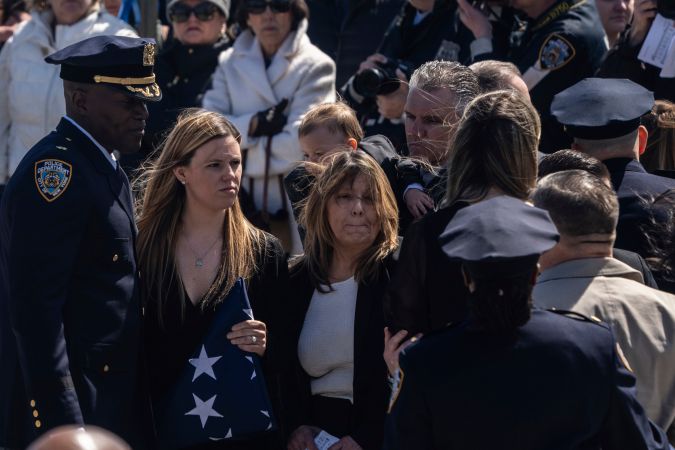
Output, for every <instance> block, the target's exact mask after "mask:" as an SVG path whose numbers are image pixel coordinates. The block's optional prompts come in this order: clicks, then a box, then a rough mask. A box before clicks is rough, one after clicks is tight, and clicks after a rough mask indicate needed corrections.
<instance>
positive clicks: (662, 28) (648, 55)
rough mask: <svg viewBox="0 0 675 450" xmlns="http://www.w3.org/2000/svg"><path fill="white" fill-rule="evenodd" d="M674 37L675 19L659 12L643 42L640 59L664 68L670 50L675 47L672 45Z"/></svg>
mask: <svg viewBox="0 0 675 450" xmlns="http://www.w3.org/2000/svg"><path fill="white" fill-rule="evenodd" d="M674 39H675V21H674V20H672V19H666V18H665V17H663V16H662V15H661V14H657V15H656V18H655V19H654V22H652V26H651V28H649V33H647V37H646V38H645V41H644V43H643V44H642V48H641V49H640V53H639V54H638V59H639V60H640V61H644V62H646V63H647V64H651V65H652V66H656V67H658V68H660V69H663V68H664V66H665V65H666V60H667V59H668V53H669V51H672V50H673V49H674V48H675V47H673V45H672V43H673V40H674Z"/></svg>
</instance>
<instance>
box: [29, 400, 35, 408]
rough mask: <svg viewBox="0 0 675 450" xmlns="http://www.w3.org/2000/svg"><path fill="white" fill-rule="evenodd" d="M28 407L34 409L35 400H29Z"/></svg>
mask: <svg viewBox="0 0 675 450" xmlns="http://www.w3.org/2000/svg"><path fill="white" fill-rule="evenodd" d="M30 407H31V408H35V400H31V401H30Z"/></svg>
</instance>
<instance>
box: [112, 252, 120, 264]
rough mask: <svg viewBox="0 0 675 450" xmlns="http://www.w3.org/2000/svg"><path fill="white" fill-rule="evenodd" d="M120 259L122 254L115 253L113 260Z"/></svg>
mask: <svg viewBox="0 0 675 450" xmlns="http://www.w3.org/2000/svg"><path fill="white" fill-rule="evenodd" d="M118 259H120V255H118V254H117V253H115V254H114V255H113V262H117V260H118Z"/></svg>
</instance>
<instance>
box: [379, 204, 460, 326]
mask: <svg viewBox="0 0 675 450" xmlns="http://www.w3.org/2000/svg"><path fill="white" fill-rule="evenodd" d="M464 206H467V204H466V203H460V204H455V205H452V206H450V207H446V208H442V209H439V210H438V211H435V212H433V213H429V214H427V215H426V216H424V217H423V218H422V219H420V220H419V221H417V222H414V223H413V224H412V225H411V226H410V228H409V229H408V232H407V233H406V235H405V238H404V239H403V245H402V246H401V253H400V255H399V258H398V264H397V266H396V270H395V272H394V277H393V278H392V280H391V283H389V286H387V293H386V296H385V302H384V307H385V323H386V325H387V326H389V327H391V328H392V329H395V330H399V329H404V330H408V333H409V335H412V334H416V333H419V332H422V333H428V332H430V331H433V330H439V329H441V328H443V327H445V326H446V325H447V324H448V323H451V322H456V321H459V320H462V319H464V318H465V317H466V314H467V312H468V310H467V303H466V301H467V295H468V290H467V289H466V287H465V286H464V279H463V278H462V273H461V265H460V264H459V263H458V262H451V261H449V260H448V258H447V257H446V256H445V253H443V251H442V250H441V246H440V245H439V244H438V237H439V236H440V235H441V233H442V232H443V230H444V229H445V227H446V226H447V224H448V222H449V221H450V219H452V218H453V217H454V215H455V213H457V211H459V209H461V208H463V207H464Z"/></svg>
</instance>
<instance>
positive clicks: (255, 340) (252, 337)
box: [251, 336, 258, 344]
mask: <svg viewBox="0 0 675 450" xmlns="http://www.w3.org/2000/svg"><path fill="white" fill-rule="evenodd" d="M256 342H258V338H257V337H255V336H251V343H253V344H255V343H256Z"/></svg>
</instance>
